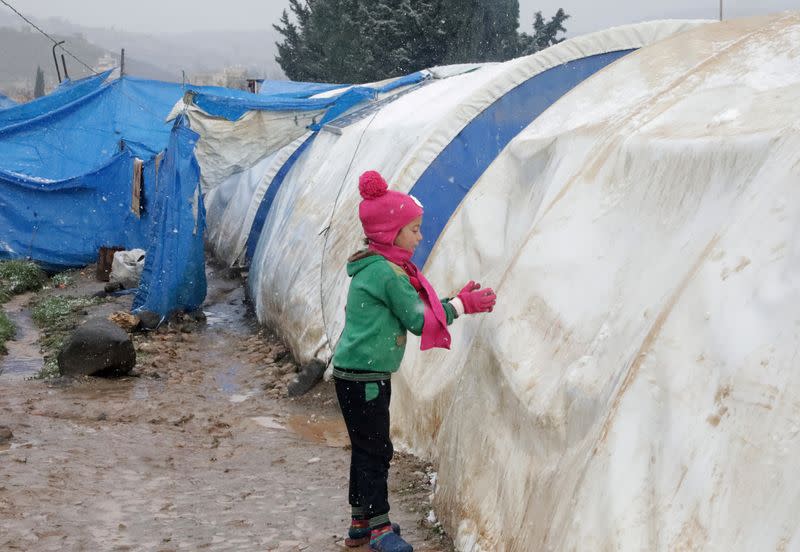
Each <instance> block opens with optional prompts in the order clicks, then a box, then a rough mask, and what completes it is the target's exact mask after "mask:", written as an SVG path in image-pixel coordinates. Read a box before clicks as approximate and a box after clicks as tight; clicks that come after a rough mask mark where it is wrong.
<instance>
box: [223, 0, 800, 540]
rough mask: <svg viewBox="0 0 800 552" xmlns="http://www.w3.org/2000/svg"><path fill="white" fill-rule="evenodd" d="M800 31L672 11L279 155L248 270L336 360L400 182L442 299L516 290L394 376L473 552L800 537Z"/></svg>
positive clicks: (425, 96) (359, 120) (401, 415)
mask: <svg viewBox="0 0 800 552" xmlns="http://www.w3.org/2000/svg"><path fill="white" fill-rule="evenodd" d="M798 45H800V15H799V14H797V13H790V14H784V15H780V16H774V17H767V18H752V19H744V20H737V21H729V22H724V23H714V24H702V25H699V24H697V23H663V22H662V23H650V24H642V25H634V26H629V27H623V28H619V29H613V30H610V31H606V32H603V33H597V34H595V35H590V36H587V37H579V38H576V39H573V40H570V41H566V42H564V43H562V44H559V45H557V46H554V47H552V48H550V49H548V50H545V51H543V52H540V53H539V54H536V55H534V56H529V57H526V58H521V59H518V60H513V61H511V62H507V63H503V64H496V65H488V66H485V67H481V68H479V69H478V70H475V71H472V72H470V73H466V74H460V75H457V76H452V77H450V78H446V79H433V80H431V81H428V82H425V83H423V84H420V85H418V86H416V87H414V88H413V90H411V91H410V92H408V93H407V94H404V95H402V96H399V97H397V98H396V99H395V100H394V101H392V102H390V103H386V104H385V105H383V106H382V108H381V109H372V110H369V109H367V110H365V111H364V112H363V113H362V114H361V116H360V117H355V118H353V120H352V121H351V122H350V124H344V123H343V124H340V125H339V126H338V127H337V132H341V133H340V134H339V133H333V132H327V131H325V130H323V131H320V132H317V133H313V134H308V135H305V136H302V137H300V138H298V139H297V140H296V141H295V142H293V143H292V144H290V145H288V146H286V147H284V148H283V149H281V150H279V151H278V152H277V153H275V154H274V157H272V158H269V159H263V165H262V166H261V167H260V168H259V169H258V170H257V171H256V172H259V171H262V170H263V171H264V174H263V176H262V177H261V179H260V180H259V181H258V184H254V182H256V179H250V180H249V182H250V184H249V185H248V186H249V187H248V186H244V187H243V189H244V188H247V190H252V189H256V188H258V189H260V190H262V191H261V192H259V193H260V194H261V197H260V198H258V199H255V196H256V194H255V192H254V193H253V194H250V192H249V191H247V192H244V191H242V192H241V194H242V196H241V197H242V199H241V201H244V198H246V196H248V195H251V196H252V199H251V201H250V202H249V203H247V204H246V209H244V208H243V207H240V208H237V209H231V210H230V213H233V212H234V211H235V212H236V213H241V212H243V210H244V211H247V212H248V213H251V214H252V217H251V216H250V214H248V215H247V216H246V217H243V216H241V215H236V217H237V218H238V219H239V220H240V221H242V225H241V226H239V227H238V230H237V232H238V234H237V238H236V240H235V241H236V243H235V244H234V243H230V245H228V247H235V248H238V251H236V252H234V253H230V254H229V255H228V256H227V259H228V260H229V261H230V262H233V261H235V260H237V259H240V257H241V255H240V250H241V248H242V247H243V244H244V241H250V243H251V244H253V245H254V246H255V244H256V243H257V246H255V247H253V249H252V253H253V256H252V262H251V265H250V273H249V286H250V293H251V296H252V298H253V300H254V302H255V305H256V310H257V313H258V316H259V319H260V320H261V321H263V322H266V323H268V324H270V325H272V326H273V327H274V328H275V329H276V330H277V331H278V332H279V333H280V334H281V335H282V336H283V337H284V338H285V339H286V340H287V342H288V343H289V345H290V347H291V348H292V351H293V353H294V354H295V356H296V357H297V358H298V359H299V360H300V361H301V362H306V361H310V360H312V359H318V360H321V361H323V362H325V361H327V360H328V359H329V357H330V350H331V347H332V346H333V345H334V344H335V343H336V340H337V339H338V336H339V333H340V332H341V328H342V323H343V305H344V299H345V294H346V290H347V279H346V276H345V274H344V265H345V261H346V258H347V256H348V255H349V254H350V253H351V252H352V251H354V250H355V249H356V248H357V247H358V245H359V239H360V237H361V235H360V228H359V225H358V220H357V218H356V207H357V204H358V200H359V197H358V193H357V188H356V180H357V177H358V175H359V174H360V173H361V172H362V171H364V170H367V169H378V170H380V171H381V172H382V173H383V174H384V175H385V176H386V177H387V179H388V180H389V181H390V182H391V184H392V186H393V188H395V189H398V190H402V191H411V192H413V193H414V194H415V195H417V196H418V197H420V198H421V199H422V201H423V203H424V204H425V207H426V216H425V225H426V226H425V227H424V228H423V232H424V233H426V243H424V244H423V246H422V247H421V249H420V251H418V253H417V255H416V256H415V259H416V260H417V261H419V262H421V263H424V266H425V272H426V274H427V276H428V278H429V279H430V280H431V282H432V283H433V284H434V286H435V287H436V288H437V289H438V290H439V291H440V292H441V293H443V294H444V293H446V292H449V291H450V290H452V289H455V288H457V286H458V285H460V284H462V283H463V282H464V281H466V280H467V279H468V278H477V279H480V280H481V281H482V282H483V283H485V284H487V285H492V286H493V287H495V288H496V289H497V291H498V293H499V301H498V306H497V308H496V310H495V313H494V314H493V315H491V316H476V317H466V318H464V319H460V320H458V321H457V322H456V324H455V325H454V326H453V328H452V330H453V341H454V345H453V350H452V351H450V352H444V351H436V352H430V351H429V352H425V353H421V352H419V351H418V350H417V349H418V347H417V341H416V340H414V339H411V340H410V342H409V345H408V347H407V353H406V359H405V360H404V362H403V366H402V368H401V370H400V372H399V373H398V374H397V375H396V376H395V378H394V380H393V381H394V382H395V387H394V390H395V393H394V394H395V401H394V404H393V413H392V414H393V428H394V431H395V433H396V435H397V436H398V437H399V438H400V440H401V441H402V442H404V443H406V444H407V445H408V446H409V447H411V449H412V450H414V451H415V452H416V453H418V454H420V455H422V456H425V457H429V458H431V459H433V460H434V462H435V463H436V464H437V465H438V466H439V477H438V481H439V484H438V487H437V491H436V495H435V502H436V507H437V511H438V513H439V516H440V519H442V520H443V521H444V522H445V524H446V525H447V526H448V529H449V532H450V533H451V534H452V535H454V536H455V539H456V542H457V545H458V547H459V549H460V550H463V551H469V552H474V551H478V550H483V551H490V550H491V551H515V552H517V551H520V552H521V551H525V552H527V551H529V550H653V549H655V550H686V549H688V550H695V549H696V550H762V549H778V550H781V549H795V548H797V549H800V540H798V538H800V537H797V538H796V533H797V531H798V528H799V527H798V523H797V521H796V520H795V517H796V516H795V515H794V512H795V507H796V502H797V499H796V497H797V496H799V495H800V493H798V488H797V485H796V484H793V483H792V481H793V478H792V474H793V473H794V472H795V471H796V468H797V466H798V463H797V460H795V459H796V458H797V457H798V452H800V451H799V450H798V448H800V447H799V445H798V439H797V435H798V432H800V430H798V424H797V422H796V417H797V416H796V412H795V410H796V408H795V405H796V404H797V403H798V397H800V387H799V386H798V383H797V380H798V378H800V376H795V374H794V372H795V371H794V370H793V368H794V366H793V362H792V361H793V360H794V358H795V356H796V351H797V349H798V346H799V345H800V343H798V341H800V340H799V339H798V335H800V334H799V333H798V331H799V330H798V328H800V319H798V316H797V314H796V313H797V312H798V307H800V285H798V281H799V278H798V277H799V276H800V275H799V274H798V269H797V266H798V264H796V263H795V259H794V257H793V252H794V251H795V249H797V248H796V247H795V246H794V245H793V242H794V240H792V237H793V236H794V234H795V233H796V232H795V228H796V227H797V226H798V223H800V210H799V209H798V208H794V207H793V206H792V205H793V204H792V201H791V193H792V190H793V188H792V184H794V183H796V182H797V180H798V176H800V133H799V132H798V131H799V130H800V125H798V121H800V112H799V111H798V110H800V70H798V68H800V46H798ZM262 158H263V156H262ZM232 189H233V188H232ZM236 193H239V192H237V191H235V190H234V193H230V192H229V193H226V197H227V198H233V197H235V195H236ZM231 201H232V200H230V199H229V200H228V201H227V203H228V204H230V203H231ZM223 211H224V212H223ZM259 212H260V216H259V215H258V213H259ZM220 213H222V214H220V216H219V217H218V218H217V220H219V221H220V223H219V224H221V225H225V224H227V225H228V227H229V228H230V229H236V227H237V224H236V221H234V220H231V219H230V217H232V216H233V215H232V214H227V213H228V210H220ZM212 219H213V217H212V216H211V214H210V215H209V224H210V225H211V224H212V222H211V221H212ZM259 219H260V221H259ZM214 224H217V223H214ZM213 231H214V230H213V229H212V232H213ZM226 243H229V242H226V240H219V241H218V242H217V247H219V248H224V247H226Z"/></svg>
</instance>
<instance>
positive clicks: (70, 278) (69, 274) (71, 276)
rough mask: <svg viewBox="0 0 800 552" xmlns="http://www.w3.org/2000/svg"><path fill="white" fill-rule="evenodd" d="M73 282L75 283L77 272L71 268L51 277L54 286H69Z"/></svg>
mask: <svg viewBox="0 0 800 552" xmlns="http://www.w3.org/2000/svg"><path fill="white" fill-rule="evenodd" d="M73 283H75V272H74V271H71V270H68V271H65V272H59V273H58V274H54V275H53V277H52V278H50V285H51V286H52V287H54V288H65V287H69V286H71V285H72V284H73Z"/></svg>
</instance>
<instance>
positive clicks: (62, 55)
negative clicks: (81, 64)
mask: <svg viewBox="0 0 800 552" xmlns="http://www.w3.org/2000/svg"><path fill="white" fill-rule="evenodd" d="M61 65H62V66H63V67H64V78H65V79H68V78H69V74H68V73H67V60H65V59H64V54H61Z"/></svg>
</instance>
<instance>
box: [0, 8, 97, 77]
mask: <svg viewBox="0 0 800 552" xmlns="http://www.w3.org/2000/svg"><path fill="white" fill-rule="evenodd" d="M0 2H2V3H3V4H5V5H6V6H8V8H9V9H10V10H11V11H13V12H14V13H15V14H17V15H18V16H20V17H21V18H22V19H23V20H25V22H26V23H28V25H30V26H31V27H33V28H34V29H36V30H37V31H39V32H40V33H42V34H43V35H44V36H46V37H47V38H49V39H50V40H52V41H53V44H55V45H56V46H58V42H59V41H57V40H56V39H55V38H53V37H52V36H50V35H49V34H47V33H46V32H44V31H43V30H42V29H41V28H39V27H38V26H37V25H36V23H34V22H33V21H31V20H30V19H28V18H27V17H25V16H24V15H22V14H21V13H19V12H18V11H17V8H15V7H14V6H12V5H11V4H9V3H8V2H6V0H0ZM60 48H61V49H62V50H64V51H65V52H66V53H68V54H69V55H70V57H72V59H74V60H75V61H77V62H78V63H80V64H81V65H83V66H84V67H86V68H87V69H88V70H89V71H91V72H92V73H94V74H95V75H98V74H99V73H98V72H97V71H95V70H94V68H93V67H91V66H89V65H87V64H86V63H84V62H83V61H82V60H81V59H78V57H77V56H76V55H75V54H73V53H72V52H70V51H69V50H67V49H66V48H64V47H63V46H60Z"/></svg>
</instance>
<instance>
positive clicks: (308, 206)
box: [248, 22, 697, 362]
mask: <svg viewBox="0 0 800 552" xmlns="http://www.w3.org/2000/svg"><path fill="white" fill-rule="evenodd" d="M696 24H697V23H687V22H661V23H654V24H640V25H634V26H629V27H623V28H619V29H614V30H611V31H606V32H604V33H597V34H594V35H588V36H585V37H579V38H576V39H572V40H569V41H566V42H564V43H562V44H559V45H557V46H554V47H552V48H549V49H548V50H545V51H543V52H540V53H538V54H535V55H533V56H529V57H526V58H520V59H518V60H513V61H511V62H507V63H503V64H495V65H488V66H484V67H482V68H480V69H478V70H475V71H472V72H469V73H466V74H460V75H457V76H454V77H451V78H447V79H442V80H433V81H432V82H430V83H429V84H427V85H426V86H423V87H420V88H418V89H416V90H414V91H413V92H412V93H410V94H406V95H404V96H402V97H399V98H398V99H397V100H395V101H394V102H391V103H388V104H386V105H385V106H383V108H382V109H380V110H379V111H376V112H375V113H374V114H373V115H371V116H369V117H367V118H364V119H362V120H359V121H357V122H355V123H354V124H352V125H350V126H347V127H345V128H344V129H343V132H342V135H340V136H339V135H335V134H332V133H329V132H326V131H322V132H319V133H318V134H317V135H316V137H315V138H314V141H313V143H311V144H310V145H309V146H308V147H307V149H306V150H305V151H304V152H302V154H301V155H299V157H297V158H296V159H292V160H291V161H292V162H291V166H290V168H289V170H288V171H287V174H286V176H285V178H284V179H283V180H282V181H281V182H280V190H275V189H274V188H272V187H271V188H270V189H271V190H273V193H274V194H275V195H274V198H273V199H271V200H269V199H268V201H271V207H270V208H269V212H268V213H266V218H265V223H264V225H263V228H262V229H261V230H260V232H259V231H258V228H257V225H256V224H254V225H253V230H252V232H257V234H256V235H257V236H258V241H257V247H256V248H255V251H254V254H253V258H252V262H251V264H250V272H249V276H250V277H249V280H248V285H249V287H250V293H251V296H252V297H253V298H254V303H255V307H256V313H257V315H258V317H259V320H261V321H262V322H264V323H266V324H268V325H270V326H272V327H275V328H276V329H278V331H279V333H280V334H281V336H282V337H283V338H284V339H285V340H286V342H287V343H288V344H289V346H290V348H291V350H292V352H293V354H294V355H295V358H297V359H298V360H299V361H300V362H308V361H310V360H312V359H318V360H321V361H323V362H327V360H328V359H329V358H330V351H331V347H332V345H331V344H335V342H336V340H337V339H338V336H339V334H340V332H341V327H342V324H343V316H342V313H343V306H344V300H345V294H346V289H347V287H346V280H345V279H346V276H345V272H344V266H345V263H346V259H347V257H348V255H349V254H350V253H352V252H353V251H355V250H356V249H357V248H358V247H359V241H360V238H361V231H360V226H359V223H358V218H357V217H356V212H357V205H358V201H359V199H360V198H359V196H358V190H357V186H356V185H355V182H356V179H357V176H358V174H360V173H361V172H363V171H364V170H368V169H378V170H380V171H381V172H382V174H384V176H386V178H387V180H388V181H389V182H390V183H391V184H392V187H393V188H394V189H399V190H401V191H409V190H410V189H411V188H412V186H413V185H414V184H415V183H416V182H417V181H418V180H419V179H420V177H421V175H422V174H423V173H424V172H425V170H426V169H427V168H428V167H429V166H430V165H431V164H432V163H433V162H434V161H435V160H436V159H437V157H439V155H440V154H441V152H442V151H443V150H444V149H445V148H446V147H447V146H448V144H450V143H451V142H452V141H453V140H454V139H455V138H456V137H457V136H458V135H459V133H460V132H462V131H463V130H464V128H465V127H467V126H468V125H469V124H470V122H472V121H473V120H475V119H476V117H478V116H479V115H480V114H481V113H483V112H484V111H485V110H486V109H487V108H489V107H490V106H492V104H494V103H495V102H497V101H498V100H500V99H501V98H503V97H504V96H506V95H507V94H509V93H510V92H511V91H513V90H514V89H515V88H517V87H518V86H520V85H521V84H523V83H525V82H527V81H528V80H529V79H532V78H534V77H535V76H536V75H539V74H541V73H544V72H545V71H547V70H548V69H552V68H556V67H559V66H562V70H564V71H565V72H571V71H573V66H571V65H568V64H569V62H575V61H577V60H581V59H583V58H588V57H592V56H602V55H603V54H607V53H610V52H625V51H629V50H631V49H634V48H638V47H640V46H642V45H645V44H648V43H652V42H655V41H657V40H659V39H662V38H664V37H667V36H671V35H672V34H675V33H677V32H681V31H683V30H686V29H689V28H692V27H693V26H695V25H696ZM603 60H604V61H605V62H607V63H611V62H613V61H614V57H613V56H609V57H606V58H603ZM576 73H578V74H582V75H584V76H586V75H588V74H590V71H583V72H581V71H577V72H576ZM562 80H564V81H568V79H562ZM539 82H543V83H544V84H545V85H549V83H551V81H550V80H543V81H539ZM554 82H557V83H559V85H561V84H560V83H561V82H562V81H561V80H556V81H554ZM562 88H563V87H562ZM528 93H529V94H531V95H533V94H539V95H543V96H544V97H550V96H548V94H549V93H550V91H549V90H548V89H547V88H546V87H545V88H542V89H529V90H528ZM519 105H524V104H518V103H516V102H509V103H508V104H507V106H506V107H505V111H502V112H497V113H496V114H495V117H496V118H498V119H499V118H502V117H503V116H506V117H508V118H509V119H510V120H511V121H512V125H515V126H516V128H517V129H521V128H524V126H525V125H526V124H527V123H529V122H530V118H532V117H533V116H535V113H533V114H531V115H530V116H529V118H528V119H527V120H525V119H523V117H525V116H527V114H526V113H517V112H516V111H515V109H516V108H517V107H518V106H519ZM490 136H491V137H494V136H495V134H491V135H490ZM498 139H499V138H498ZM508 139H510V136H509V135H508V133H507V134H506V135H504V136H503V137H502V140H505V141H507V140H508ZM481 143H484V142H481ZM499 149H500V147H497V148H496V149H495V152H496V151H498V150H499ZM462 170H464V168H462V167H460V166H452V167H451V171H453V172H452V173H451V174H458V173H459V171H462ZM462 196H463V192H462ZM265 199H267V196H266V195H265ZM262 201H263V200H262ZM435 215H436V212H435V211H434V210H430V209H428V210H426V217H427V216H435ZM287 236H291V237H292V239H291V240H287V239H286V237H287ZM251 243H252V240H251ZM294 243H303V244H304V247H303V248H302V249H301V250H298V248H297V247H295V246H293V245H292V244H294ZM298 274H303V276H302V277H299V276H298ZM445 291H449V289H447V290H445V289H444V288H443V290H442V292H443V293H444V292H445Z"/></svg>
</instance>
